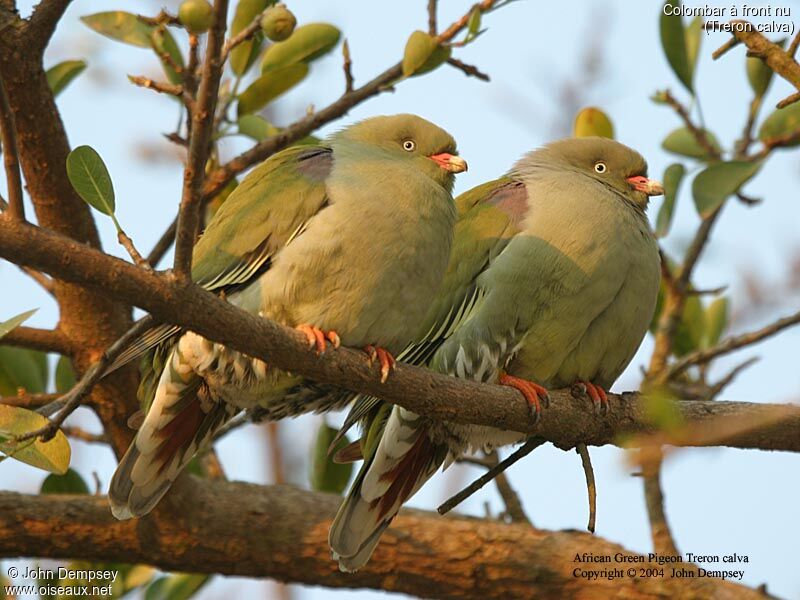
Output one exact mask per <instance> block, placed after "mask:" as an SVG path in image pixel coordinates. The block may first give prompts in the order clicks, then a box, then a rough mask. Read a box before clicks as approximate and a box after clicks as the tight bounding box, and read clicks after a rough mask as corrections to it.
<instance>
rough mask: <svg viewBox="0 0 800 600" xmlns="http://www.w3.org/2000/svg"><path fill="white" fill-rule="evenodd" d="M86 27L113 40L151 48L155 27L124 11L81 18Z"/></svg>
mask: <svg viewBox="0 0 800 600" xmlns="http://www.w3.org/2000/svg"><path fill="white" fill-rule="evenodd" d="M81 21H83V22H84V23H85V24H86V25H88V26H89V27H91V28H92V29H94V30H95V31H96V32H97V33H100V34H102V35H104V36H106V37H109V38H111V39H112V40H117V41H118V42H123V43H125V44H131V45H132V46H139V47H140V48H150V47H151V42H150V34H151V33H152V31H153V27H152V26H151V25H148V24H147V23H145V22H143V21H141V20H140V19H139V18H138V17H137V16H136V15H134V14H131V13H129V12H125V11H122V10H113V11H109V12H101V13H95V14H93V15H87V16H85V17H81Z"/></svg>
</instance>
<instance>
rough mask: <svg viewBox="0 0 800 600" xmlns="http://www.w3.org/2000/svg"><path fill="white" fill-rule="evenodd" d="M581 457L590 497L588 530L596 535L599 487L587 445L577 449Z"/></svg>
mask: <svg viewBox="0 0 800 600" xmlns="http://www.w3.org/2000/svg"><path fill="white" fill-rule="evenodd" d="M575 452H577V453H578V454H579V455H580V457H581V465H583V472H584V474H585V475H586V493H587V494H588V496H589V524H588V525H587V526H586V529H588V530H589V531H591V532H592V533H594V526H595V523H596V522H597V485H596V484H595V481H594V469H593V468H592V458H591V457H590V456H589V449H588V448H587V447H586V444H578V445H577V446H576V447H575Z"/></svg>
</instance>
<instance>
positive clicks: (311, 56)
mask: <svg viewBox="0 0 800 600" xmlns="http://www.w3.org/2000/svg"><path fill="white" fill-rule="evenodd" d="M341 35H342V32H341V31H339V29H337V28H336V27H334V26H333V25H328V24H327V23H309V24H308V25H303V26H302V27H298V28H297V29H295V30H294V33H292V35H291V36H290V37H289V39H288V40H285V41H283V42H278V43H276V44H273V45H272V46H270V47H269V48H267V51H266V52H264V58H263V59H262V60H261V72H262V73H266V72H267V71H270V70H272V69H277V68H280V67H285V66H288V65H294V64H297V63H309V62H311V61H313V60H316V59H317V58H319V57H320V56H323V55H325V54H327V53H328V52H330V51H331V50H333V49H334V48H335V47H336V44H338V43H339V38H340V37H341Z"/></svg>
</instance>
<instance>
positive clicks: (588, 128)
mask: <svg viewBox="0 0 800 600" xmlns="http://www.w3.org/2000/svg"><path fill="white" fill-rule="evenodd" d="M572 135H573V136H574V137H589V136H597V137H604V138H609V139H612V140H613V139H614V125H613V124H612V123H611V119H610V118H609V117H608V115H606V113H604V112H603V111H602V110H600V109H599V108H595V107H593V106H590V107H588V108H584V109H583V110H581V111H580V112H579V113H578V114H577V115H576V117H575V123H574V124H573V126H572Z"/></svg>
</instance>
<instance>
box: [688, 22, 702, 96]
mask: <svg viewBox="0 0 800 600" xmlns="http://www.w3.org/2000/svg"><path fill="white" fill-rule="evenodd" d="M702 33H703V17H695V18H694V19H692V20H691V22H690V23H689V25H687V27H686V31H685V34H684V37H685V38H686V62H687V63H688V65H689V81H694V73H695V71H696V70H697V59H698V58H699V56H700V42H701V40H702Z"/></svg>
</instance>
